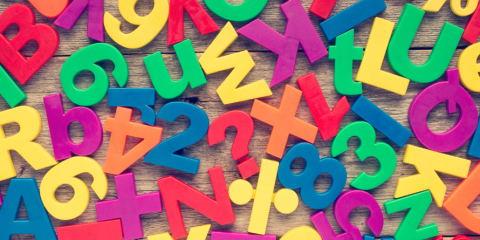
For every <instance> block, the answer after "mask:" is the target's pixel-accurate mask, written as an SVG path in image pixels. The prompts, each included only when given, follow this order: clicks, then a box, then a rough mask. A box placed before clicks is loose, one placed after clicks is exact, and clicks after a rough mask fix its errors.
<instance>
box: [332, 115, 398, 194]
mask: <svg viewBox="0 0 480 240" xmlns="http://www.w3.org/2000/svg"><path fill="white" fill-rule="evenodd" d="M352 137H358V138H359V139H360V142H361V143H360V146H359V147H358V148H357V149H356V150H355V154H357V156H358V158H359V159H360V161H362V162H363V160H365V159H366V158H367V157H375V158H376V159H377V160H378V162H379V163H380V168H379V169H378V171H377V173H375V174H374V175H368V174H366V173H365V172H361V173H360V174H358V176H357V177H356V178H355V179H353V180H352V181H351V182H350V185H351V186H352V187H354V188H358V189H361V190H370V189H373V188H376V187H378V186H380V184H382V183H384V182H385V181H387V179H389V178H390V176H392V174H393V172H395V168H396V167H397V155H396V154H395V151H394V150H393V148H392V147H391V146H390V145H388V144H386V143H384V142H377V143H375V138H376V135H375V129H373V127H372V125H370V124H369V123H367V122H363V121H357V122H353V123H350V124H348V125H347V126H345V127H344V128H343V129H342V130H340V132H339V133H338V135H337V137H336V138H335V139H334V140H333V143H332V148H331V153H332V156H333V157H336V156H338V155H340V154H342V153H344V152H346V151H347V150H348V146H347V142H348V139H350V138H352Z"/></svg>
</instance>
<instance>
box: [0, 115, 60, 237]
mask: <svg viewBox="0 0 480 240" xmlns="http://www.w3.org/2000/svg"><path fill="white" fill-rule="evenodd" d="M0 119H1V118H0ZM22 200H23V202H24V203H25V208H26V209H27V213H28V220H25V219H19V220H17V214H18V210H19V208H20V203H21V202H22ZM0 226H2V231H0V239H10V238H11V236H12V235H14V234H33V235H35V239H36V240H57V236H56V235H55V230H54V229H53V226H52V223H51V222H50V218H49V217H48V214H47V211H46V210H45V207H44V206H43V203H42V200H41V199H40V194H39V192H38V186H37V182H36V181H35V178H14V179H12V181H10V185H9V186H8V190H7V194H6V195H5V201H4V202H3V205H2V208H1V209H0Z"/></svg>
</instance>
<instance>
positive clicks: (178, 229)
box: [158, 166, 235, 239]
mask: <svg viewBox="0 0 480 240" xmlns="http://www.w3.org/2000/svg"><path fill="white" fill-rule="evenodd" d="M208 174H209V175H210V181H211V182H212V188H213V193H214V194H215V199H216V200H214V199H212V198H210V197H209V196H207V195H206V194H204V193H202V192H200V191H199V190H197V189H195V188H193V187H191V186H189V185H187V184H186V183H184V182H182V181H180V180H178V179H176V178H175V177H173V176H169V177H164V178H159V179H158V187H159V188H160V192H161V194H162V198H163V204H164V205H165V211H166V212H167V217H168V223H169V224H170V230H171V231H172V236H173V238H174V239H179V238H184V237H186V236H187V231H186V230H185V224H184V222H183V217H182V212H181V210H180V205H179V202H181V203H183V204H185V205H187V206H189V207H191V208H193V209H194V210H196V211H198V212H200V213H201V214H202V215H205V216H206V217H208V218H210V219H212V220H213V221H215V222H217V223H219V224H221V225H225V224H229V223H233V222H235V214H234V213H233V209H232V204H231V202H230V197H229V196H228V191H227V185H226V183H225V177H224V176H223V171H222V167H221V166H218V167H214V168H210V169H208Z"/></svg>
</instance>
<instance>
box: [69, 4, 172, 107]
mask: <svg viewBox="0 0 480 240" xmlns="http://www.w3.org/2000/svg"><path fill="white" fill-rule="evenodd" d="M165 1H166V0H165ZM104 60H110V61H112V62H113V64H114V65H115V69H114V70H113V71H112V75H113V78H114V79H115V81H117V83H118V85H119V86H120V87H124V86H125V84H127V81H128V73H129V72H128V65H127V61H126V60H125V57H123V55H122V53H121V52H120V51H119V50H118V49H117V48H115V47H114V46H112V45H110V44H107V43H95V44H92V45H89V46H87V47H84V48H82V49H80V50H78V51H77V52H75V53H74V54H73V55H72V56H70V57H69V58H68V59H67V60H66V61H65V63H64V64H63V66H62V70H61V71H60V81H61V83H62V88H63V91H65V94H66V95H67V97H68V98H69V99H70V100H71V101H72V102H74V103H75V104H77V105H80V106H92V105H95V104H97V103H99V102H100V101H102V99H103V98H104V97H105V95H106V94H107V91H108V86H109V85H110V81H109V79H108V74H107V72H106V71H105V69H103V68H102V67H100V66H99V65H97V64H95V63H97V62H100V61H104ZM82 71H90V72H92V73H93V75H94V76H95V80H94V82H93V84H92V85H91V86H90V87H89V88H87V89H85V90H80V89H78V88H77V87H76V86H75V77H76V76H77V75H78V74H79V73H80V72H82Z"/></svg>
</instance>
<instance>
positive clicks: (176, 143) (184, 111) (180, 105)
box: [145, 102, 209, 174]
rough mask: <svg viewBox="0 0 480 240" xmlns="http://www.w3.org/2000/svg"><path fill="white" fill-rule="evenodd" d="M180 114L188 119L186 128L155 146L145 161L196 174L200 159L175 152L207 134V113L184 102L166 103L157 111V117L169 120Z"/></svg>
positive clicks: (173, 119) (171, 120)
mask: <svg viewBox="0 0 480 240" xmlns="http://www.w3.org/2000/svg"><path fill="white" fill-rule="evenodd" d="M182 115H185V116H187V117H188V118H189V119H190V126H189V127H188V128H187V130H185V131H184V132H182V133H179V134H177V135H175V136H173V137H171V138H169V139H167V140H165V141H163V142H161V143H160V144H158V145H157V146H155V147H154V148H153V149H152V150H151V151H150V152H149V153H148V154H147V156H146V157H145V162H149V163H154V164H158V165H162V166H165V167H170V168H174V169H177V170H180V171H184V172H188V173H193V174H196V173H197V171H198V165H199V164H200V160H199V159H196V158H190V157H185V156H180V155H177V154H175V152H176V151H178V150H181V149H183V148H185V147H187V146H190V145H192V144H194V143H196V142H198V141H200V139H202V138H203V136H205V134H207V131H208V124H209V123H208V116H207V114H206V113H205V112H204V111H203V110H202V109H201V108H199V107H197V106H195V105H193V104H190V103H185V102H171V103H168V104H166V105H165V106H163V107H162V108H161V109H160V111H158V113H157V117H158V118H161V119H163V120H166V121H169V122H173V121H175V119H176V118H177V117H179V116H182Z"/></svg>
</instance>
